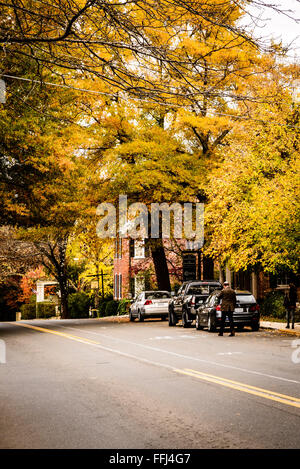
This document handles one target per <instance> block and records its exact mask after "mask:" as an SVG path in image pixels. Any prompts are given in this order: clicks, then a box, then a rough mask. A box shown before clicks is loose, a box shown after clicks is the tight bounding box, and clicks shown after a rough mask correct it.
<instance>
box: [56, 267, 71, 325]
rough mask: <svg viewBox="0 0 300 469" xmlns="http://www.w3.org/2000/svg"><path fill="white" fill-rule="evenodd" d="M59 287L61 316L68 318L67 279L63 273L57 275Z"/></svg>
mask: <svg viewBox="0 0 300 469" xmlns="http://www.w3.org/2000/svg"><path fill="white" fill-rule="evenodd" d="M58 283H59V289H60V294H61V297H60V301H61V318H62V319H68V318H69V307H68V297H69V291H68V280H67V278H66V276H65V275H61V274H60V275H59V277H58Z"/></svg>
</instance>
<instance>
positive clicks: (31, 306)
mask: <svg viewBox="0 0 300 469" xmlns="http://www.w3.org/2000/svg"><path fill="white" fill-rule="evenodd" d="M20 311H21V313H22V319H35V318H36V306H35V303H28V304H24V305H22V306H21V308H20Z"/></svg>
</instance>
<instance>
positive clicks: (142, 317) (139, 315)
mask: <svg viewBox="0 0 300 469" xmlns="http://www.w3.org/2000/svg"><path fill="white" fill-rule="evenodd" d="M138 318H139V321H140V322H143V321H144V316H143V315H142V313H141V312H140V311H139V312H138Z"/></svg>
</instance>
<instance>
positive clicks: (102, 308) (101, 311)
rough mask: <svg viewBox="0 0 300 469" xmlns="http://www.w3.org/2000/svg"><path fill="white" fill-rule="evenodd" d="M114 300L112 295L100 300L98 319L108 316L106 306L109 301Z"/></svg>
mask: <svg viewBox="0 0 300 469" xmlns="http://www.w3.org/2000/svg"><path fill="white" fill-rule="evenodd" d="M112 300H113V296H112V295H108V296H106V297H104V298H101V299H100V302H99V307H98V317H101V316H106V313H105V311H106V305H107V303H108V302H109V301H112Z"/></svg>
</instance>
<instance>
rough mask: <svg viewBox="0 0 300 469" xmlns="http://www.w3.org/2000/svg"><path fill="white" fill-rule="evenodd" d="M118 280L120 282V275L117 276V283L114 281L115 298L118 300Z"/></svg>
mask: <svg viewBox="0 0 300 469" xmlns="http://www.w3.org/2000/svg"><path fill="white" fill-rule="evenodd" d="M118 280H119V275H118V274H115V281H114V297H115V298H118V287H119V285H118V283H119V282H118Z"/></svg>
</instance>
